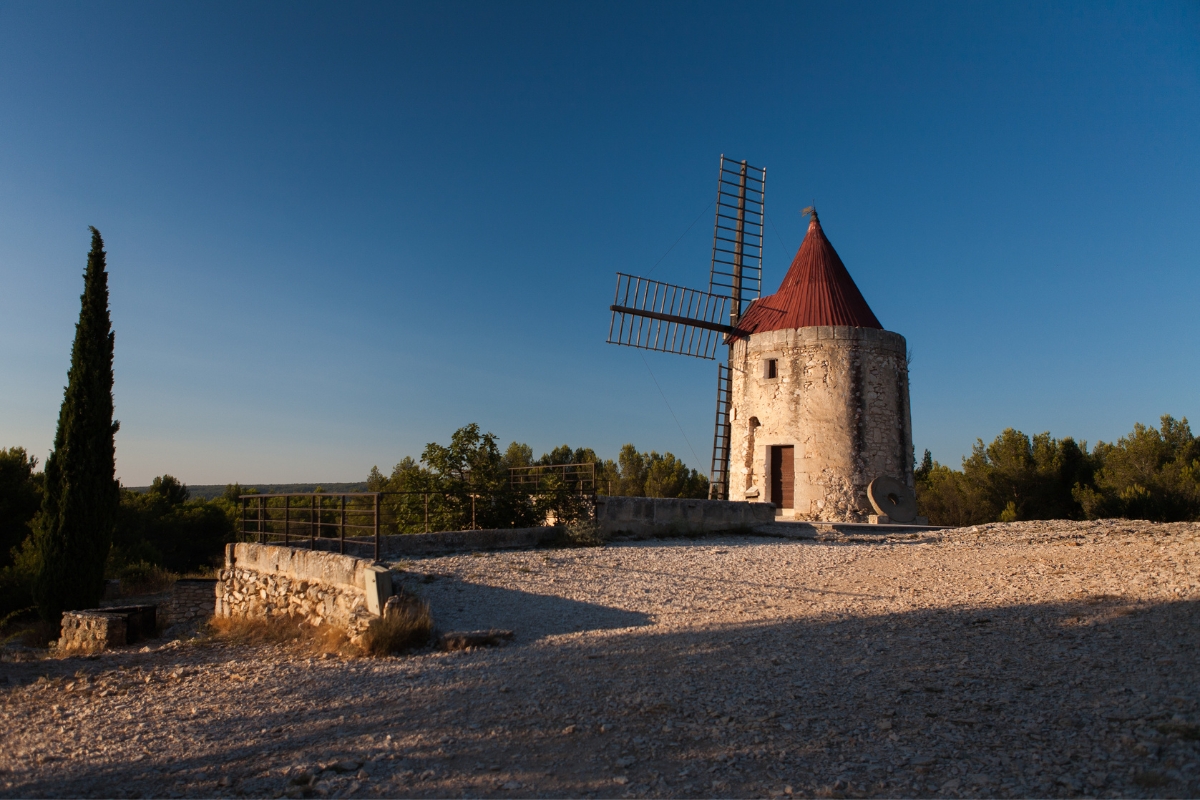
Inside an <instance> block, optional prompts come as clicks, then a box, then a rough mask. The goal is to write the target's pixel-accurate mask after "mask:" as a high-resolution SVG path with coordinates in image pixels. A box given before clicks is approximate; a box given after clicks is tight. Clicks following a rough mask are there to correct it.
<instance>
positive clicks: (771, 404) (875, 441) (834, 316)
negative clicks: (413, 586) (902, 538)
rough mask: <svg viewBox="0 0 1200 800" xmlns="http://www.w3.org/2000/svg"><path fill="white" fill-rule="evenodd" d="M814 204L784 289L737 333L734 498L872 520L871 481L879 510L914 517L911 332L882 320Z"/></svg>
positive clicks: (833, 518)
mask: <svg viewBox="0 0 1200 800" xmlns="http://www.w3.org/2000/svg"><path fill="white" fill-rule="evenodd" d="M806 211H810V212H811V214H812V218H811V220H810V221H809V225H808V233H807V234H806V235H805V237H804V242H803V243H802V244H801V245H800V250H799V252H797V253H796V258H795V259H794V260H793V261H792V265H791V267H790V268H789V269H788V272H787V275H786V276H784V279H783V283H782V284H781V285H780V287H779V291H777V292H776V293H775V294H773V295H768V296H766V297H762V298H760V299H757V300H755V301H754V302H753V303H752V304H751V305H750V307H749V308H748V309H747V310H746V312H745V314H743V315H742V318H741V319H740V320H739V321H738V322H737V331H736V333H735V334H734V335H733V336H732V337H731V338H732V343H733V349H732V352H731V365H730V366H731V368H732V385H731V403H730V414H729V417H730V419H729V425H730V439H731V441H730V453H729V499H731V500H742V499H744V500H748V501H751V502H771V503H774V504H775V505H776V508H777V511H776V514H777V516H779V517H782V518H785V519H786V518H794V519H806V520H823V521H829V522H865V521H867V516H868V515H869V514H871V513H873V511H872V502H871V500H869V499H868V487H869V486H870V487H871V498H872V499H874V500H875V501H876V502H875V505H876V508H875V511H881V509H880V508H878V506H879V505H880V503H881V502H882V504H883V505H884V506H885V508H894V509H895V510H894V511H892V513H891V516H892V518H893V519H894V520H896V521H900V522H907V521H911V520H912V519H913V514H915V504H914V503H913V501H912V488H913V466H912V465H913V461H912V459H913V450H912V420H911V415H910V412H909V400H908V362H907V349H906V344H905V341H904V337H903V336H901V335H900V334H898V333H892V332H890V331H885V330H884V329H883V326H882V325H881V324H880V323H879V320H878V319H876V317H875V314H874V313H873V312H872V311H871V308H870V306H868V305H867V301H866V300H865V299H863V296H862V293H861V292H860V291H859V290H858V287H857V286H855V284H854V279H853V278H851V277H850V273H849V272H847V271H846V267H845V266H844V265H843V264H842V260H841V259H840V258H839V257H838V254H837V252H836V251H835V250H834V249H833V245H832V244H830V243H829V239H827V238H826V237H825V232H824V231H822V230H821V223H820V221H819V220H818V219H817V213H816V210H815V209H806ZM873 482H874V485H872V484H873ZM889 497H890V499H891V506H889V505H888V503H887V499H888V498H889ZM906 517H907V519H906Z"/></svg>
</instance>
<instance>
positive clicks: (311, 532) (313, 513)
mask: <svg viewBox="0 0 1200 800" xmlns="http://www.w3.org/2000/svg"><path fill="white" fill-rule="evenodd" d="M308 508H309V511H308V549H309V550H316V549H317V525H318V523H317V496H316V495H315V494H314V495H313V496H312V497H310V498H309V504H308Z"/></svg>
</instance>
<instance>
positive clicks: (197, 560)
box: [108, 475, 239, 574]
mask: <svg viewBox="0 0 1200 800" xmlns="http://www.w3.org/2000/svg"><path fill="white" fill-rule="evenodd" d="M188 494H189V493H188V489H187V486H185V485H184V484H182V483H180V482H179V481H178V480H176V479H175V478H173V477H171V476H170V475H163V476H161V477H158V478H155V479H154V483H153V484H152V485H151V488H150V491H148V492H144V493H140V492H132V491H129V490H128V489H122V490H121V505H120V508H119V510H118V512H117V524H116V526H115V528H114V532H113V546H112V551H111V553H110V555H109V565H108V566H109V572H110V574H113V573H117V572H119V571H120V569H121V567H123V566H124V565H126V564H135V563H137V562H145V563H147V564H157V565H159V566H163V567H166V568H167V569H170V570H174V571H176V572H187V571H189V570H193V569H196V568H198V567H202V566H212V565H215V564H217V563H219V562H220V559H221V557H222V551H223V549H224V546H225V544H226V542H231V541H234V539H235V535H236V530H237V528H236V523H237V519H238V512H239V507H238V504H237V503H234V502H231V501H229V500H228V499H226V498H225V497H219V498H217V499H215V500H212V501H207V502H206V501H204V500H189V499H188Z"/></svg>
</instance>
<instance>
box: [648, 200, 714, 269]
mask: <svg viewBox="0 0 1200 800" xmlns="http://www.w3.org/2000/svg"><path fill="white" fill-rule="evenodd" d="M710 208H712V201H709V204H708V205H706V206H705V207H704V210H703V211H701V212H700V214H699V215H697V217H696V218H695V219H694V220H692V224H691V225H688V226H687V230H686V231H684V232H683V233H682V234H681V235H680V236H679V238H678V239H676V240H675V244H673V245H671V246H670V247H668V248H667V252H665V253H663V254H662V258H660V259H659V260H658V261H655V262H654V266H653V267H651V268H650V272H654V270H655V269H657V268H658V265H659V264H661V263H662V262H663V258H666V257H667V256H669V255H671V251H672V250H674V249H675V245H676V244H679V243H680V242H682V241H683V237H684V236H687V235H688V233H689V232H690V231H691V230H692V228H694V227H696V223H697V222H699V221H700V217H703V216H704V215H705V214H707V213H708V210H709V209H710ZM650 272H647V273H646V277H649V276H650Z"/></svg>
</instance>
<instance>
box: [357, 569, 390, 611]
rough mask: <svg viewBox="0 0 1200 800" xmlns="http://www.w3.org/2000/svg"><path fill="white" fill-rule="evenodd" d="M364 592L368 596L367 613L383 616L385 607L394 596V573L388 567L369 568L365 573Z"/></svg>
mask: <svg viewBox="0 0 1200 800" xmlns="http://www.w3.org/2000/svg"><path fill="white" fill-rule="evenodd" d="M363 591H364V593H365V594H366V596H367V611H369V612H370V613H372V614H374V615H376V616H383V609H384V606H386V605H387V601H388V598H389V597H391V596H392V573H391V572H390V571H389V570H388V569H387V568H386V567H368V568H367V570H366V571H365V572H364V573H363Z"/></svg>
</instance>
